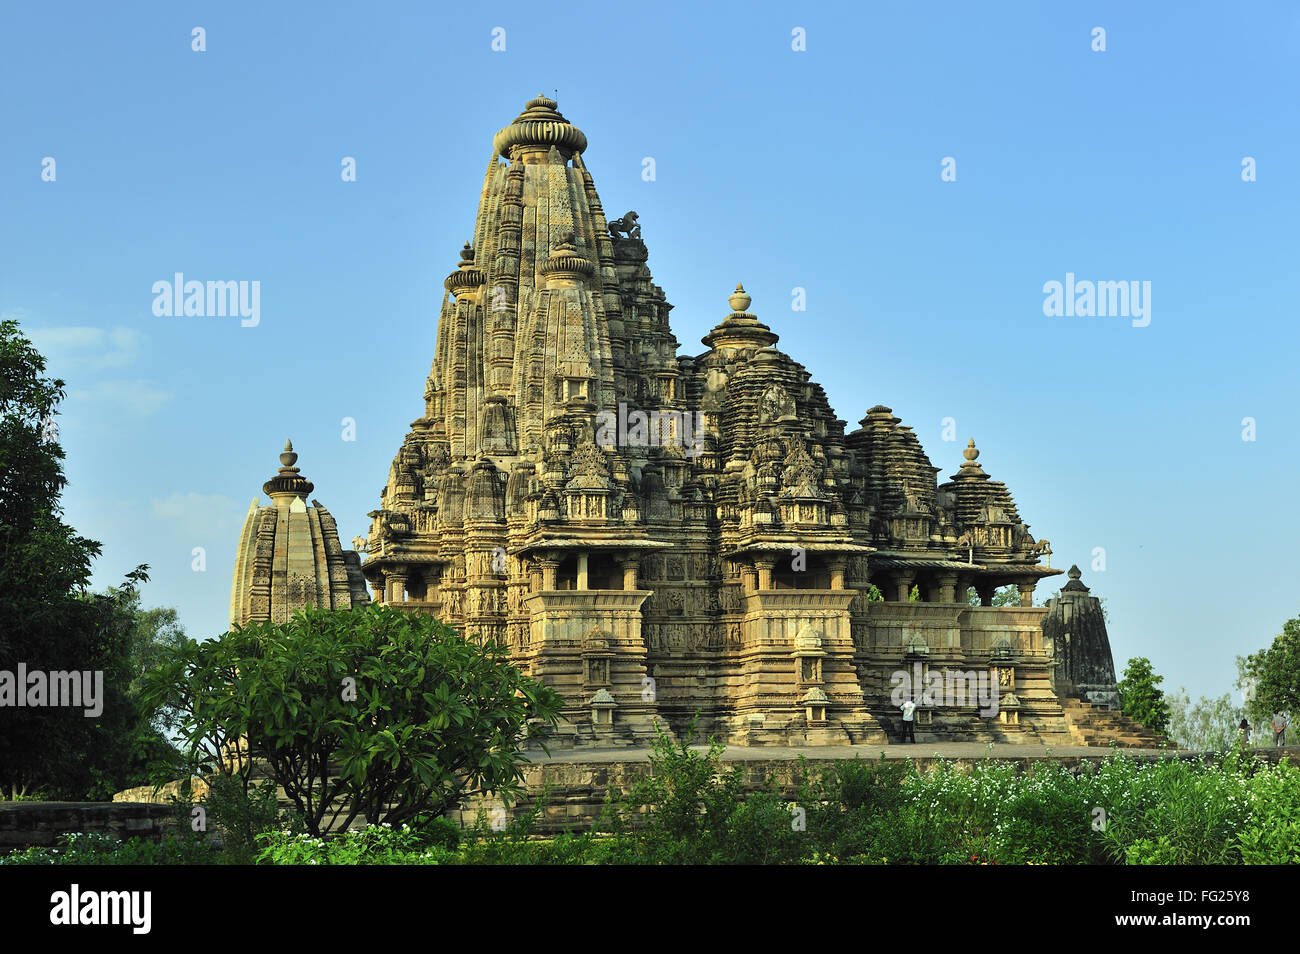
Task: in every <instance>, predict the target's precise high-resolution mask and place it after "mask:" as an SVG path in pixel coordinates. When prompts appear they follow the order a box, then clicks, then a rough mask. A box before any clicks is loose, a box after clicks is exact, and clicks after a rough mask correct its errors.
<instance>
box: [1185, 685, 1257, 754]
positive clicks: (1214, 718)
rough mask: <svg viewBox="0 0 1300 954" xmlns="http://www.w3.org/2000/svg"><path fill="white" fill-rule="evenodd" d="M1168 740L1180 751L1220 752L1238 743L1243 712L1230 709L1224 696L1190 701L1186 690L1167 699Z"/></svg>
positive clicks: (1231, 704) (1225, 694) (1235, 708)
mask: <svg viewBox="0 0 1300 954" xmlns="http://www.w3.org/2000/svg"><path fill="white" fill-rule="evenodd" d="M1167 701H1168V703H1169V737H1170V738H1171V739H1173V740H1174V742H1175V743H1177V744H1178V746H1179V747H1180V748H1184V749H1192V750H1194V751H1198V752H1201V751H1216V752H1223V751H1227V750H1228V749H1232V748H1236V747H1237V746H1238V745H1239V744H1240V743H1241V729H1240V725H1241V720H1242V717H1243V716H1244V715H1245V713H1246V710H1245V709H1243V708H1242V707H1241V706H1237V705H1233V702H1232V697H1231V696H1230V695H1228V694H1227V693H1224V694H1223V695H1222V696H1220V697H1219V698H1217V699H1208V698H1206V697H1205V696H1201V698H1200V699H1198V700H1197V701H1196V702H1192V701H1191V697H1190V696H1189V695H1188V694H1187V690H1186V689H1180V690H1179V691H1178V692H1172V693H1170V694H1169V695H1168V697H1167Z"/></svg>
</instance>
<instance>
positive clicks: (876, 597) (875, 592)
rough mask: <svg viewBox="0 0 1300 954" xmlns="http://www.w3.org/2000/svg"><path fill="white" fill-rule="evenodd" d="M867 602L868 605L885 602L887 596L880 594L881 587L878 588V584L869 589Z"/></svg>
mask: <svg viewBox="0 0 1300 954" xmlns="http://www.w3.org/2000/svg"><path fill="white" fill-rule="evenodd" d="M867 602H868V603H883V602H885V594H884V593H882V592H880V587H878V586H876V584H874V583H872V584H871V585H870V586H869V587H867Z"/></svg>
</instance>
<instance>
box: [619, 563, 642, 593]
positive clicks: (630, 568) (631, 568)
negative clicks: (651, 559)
mask: <svg viewBox="0 0 1300 954" xmlns="http://www.w3.org/2000/svg"><path fill="white" fill-rule="evenodd" d="M619 564H620V565H621V566H622V567H623V589H625V590H635V589H636V573H637V570H639V569H640V568H641V558H640V557H628V558H627V559H624V560H620V561H619Z"/></svg>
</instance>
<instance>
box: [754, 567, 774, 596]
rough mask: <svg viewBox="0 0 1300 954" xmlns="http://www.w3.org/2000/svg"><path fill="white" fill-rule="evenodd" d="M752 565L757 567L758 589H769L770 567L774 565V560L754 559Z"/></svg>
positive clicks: (770, 579) (770, 581)
mask: <svg viewBox="0 0 1300 954" xmlns="http://www.w3.org/2000/svg"><path fill="white" fill-rule="evenodd" d="M754 565H755V566H756V567H757V568H758V588H759V589H760V590H770V589H771V588H772V568H773V567H774V566H776V561H775V560H755V561H754Z"/></svg>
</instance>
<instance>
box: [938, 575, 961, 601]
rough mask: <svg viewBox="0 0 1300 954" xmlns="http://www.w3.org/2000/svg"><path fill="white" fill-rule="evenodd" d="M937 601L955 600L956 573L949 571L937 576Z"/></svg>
mask: <svg viewBox="0 0 1300 954" xmlns="http://www.w3.org/2000/svg"><path fill="white" fill-rule="evenodd" d="M939 602H940V603H956V602H957V574H955V573H949V574H945V575H943V576H941V577H939Z"/></svg>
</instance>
